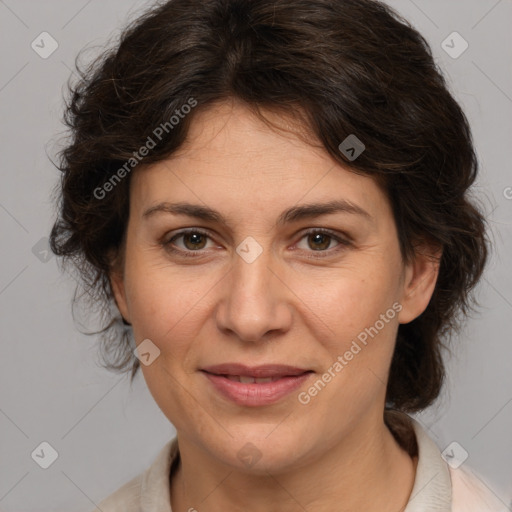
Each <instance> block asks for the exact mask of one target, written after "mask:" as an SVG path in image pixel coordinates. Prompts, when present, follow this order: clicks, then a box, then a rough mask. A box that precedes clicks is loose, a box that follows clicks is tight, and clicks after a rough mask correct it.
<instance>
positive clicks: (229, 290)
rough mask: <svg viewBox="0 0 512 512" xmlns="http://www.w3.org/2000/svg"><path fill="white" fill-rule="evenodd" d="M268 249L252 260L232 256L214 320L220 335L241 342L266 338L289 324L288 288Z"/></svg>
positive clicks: (290, 314)
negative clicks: (231, 265) (231, 263)
mask: <svg viewBox="0 0 512 512" xmlns="http://www.w3.org/2000/svg"><path fill="white" fill-rule="evenodd" d="M272 267H274V268H276V267H277V265H276V264H275V260H274V259H273V258H272V254H271V252H270V250H269V249H268V248H265V249H263V252H262V253H261V254H260V255H259V256H258V257H257V258H256V259H255V260H254V261H252V262H248V261H246V260H245V259H244V258H242V257H241V256H239V255H238V254H235V255H234V261H233V267H232V271H231V272H229V273H228V275H227V276H226V277H225V279H224V280H223V281H222V282H223V291H222V296H221V299H220V301H219V303H218V306H217V309H216V321H217V326H218V328H219V330H221V331H222V333H223V334H224V335H229V336H231V337H236V338H238V339H240V340H241V341H246V342H259V341H266V340H268V339H269V338H270V337H272V336H276V335H278V334H283V333H285V332H286V331H288V330H289V329H290V327H291V322H292V316H293V315H292V307H291V301H290V300H289V299H290V294H291V292H290V289H289V288H288V287H287V286H286V283H285V282H284V280H283V279H282V278H281V277H280V276H279V275H278V272H277V271H276V270H274V269H273V268H272Z"/></svg>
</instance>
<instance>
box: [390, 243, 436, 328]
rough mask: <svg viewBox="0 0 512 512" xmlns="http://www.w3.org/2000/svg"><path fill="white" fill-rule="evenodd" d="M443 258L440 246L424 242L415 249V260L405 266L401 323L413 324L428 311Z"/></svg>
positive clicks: (399, 318)
mask: <svg viewBox="0 0 512 512" xmlns="http://www.w3.org/2000/svg"><path fill="white" fill-rule="evenodd" d="M441 256H442V247H440V246H439V245H435V244H429V243H427V242H422V243H421V244H420V245H418V246H417V247H416V248H415V255H414V259H413V260H412V261H411V262H409V263H407V264H406V265H405V270H404V280H403V290H402V292H403V293H402V300H401V302H400V303H401V305H402V310H401V311H400V313H399V315H398V321H399V323H401V324H407V323H409V322H412V321H413V320H414V319H415V318H417V317H418V316H420V315H421V314H422V313H423V312H424V311H425V309H427V306H428V303H429V302H430V299H431V297H432V294H433V293H434V288H435V286H436V282H437V277H438V275H439V266H440V262H441Z"/></svg>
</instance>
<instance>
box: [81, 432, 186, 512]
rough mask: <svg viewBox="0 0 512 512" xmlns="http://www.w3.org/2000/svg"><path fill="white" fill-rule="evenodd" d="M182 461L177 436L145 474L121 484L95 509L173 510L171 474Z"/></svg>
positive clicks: (101, 511) (105, 511) (121, 511)
mask: <svg viewBox="0 0 512 512" xmlns="http://www.w3.org/2000/svg"><path fill="white" fill-rule="evenodd" d="M178 461H179V450H178V440H177V438H176V437H175V438H173V439H172V440H171V441H169V442H168V443H166V444H165V446H164V447H163V448H162V449H161V450H160V452H159V453H158V455H157V456H156V458H155V459H154V460H153V462H152V464H151V465H150V466H149V467H148V468H147V469H146V470H145V471H144V472H143V473H141V474H139V475H137V476H136V477H135V478H132V479H131V480H130V481H128V482H126V483H125V484H124V485H122V486H121V487H119V488H118V489H117V490H116V491H115V492H113V493H112V494H111V495H110V496H108V497H107V498H105V499H104V500H103V501H101V502H100V503H99V504H98V505H97V506H96V508H95V509H94V510H93V511H91V512H140V510H148V511H151V512H153V511H158V512H171V500H170V475H171V471H172V468H174V467H175V466H176V464H177V463H178Z"/></svg>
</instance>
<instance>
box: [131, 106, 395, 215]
mask: <svg viewBox="0 0 512 512" xmlns="http://www.w3.org/2000/svg"><path fill="white" fill-rule="evenodd" d="M264 115H265V118H266V119H268V120H269V121H270V122H271V123H272V124H273V125H276V126H277V129H276V127H272V126H269V125H268V124H267V123H265V122H264V121H263V120H261V119H260V118H259V117H257V116H256V115H255V114H254V113H253V112H252V111H251V110H249V109H248V108H247V107H246V106H244V105H243V104H240V103H237V102H231V101H230V102H223V103H219V104H216V105H214V106H212V107H211V108H208V109H206V110H204V111H201V112H197V113H196V114H195V117H194V119H193V121H192V123H191V125H190V129H189V132H188V134H187V139H186V141H185V143H184V144H183V145H182V146H181V147H180V148H179V149H178V150H177V151H176V152H175V153H174V154H173V155H172V156H171V157H170V158H169V159H167V160H164V161H161V162H158V163H156V164H153V165H151V166H149V167H147V168H142V169H136V171H135V172H134V176H133V177H132V187H131V188H132V194H131V200H132V201H133V206H134V207H136V208H139V209H140V208H142V207H144V208H147V207H148V206H149V205H151V204H156V203H158V202H162V201H170V200H184V201H185V200H186V201H189V202H194V203H203V204H206V205H208V206H210V207H213V208H215V209H217V210H224V211H228V210H231V211H232V213H234V212H237V214H238V215H244V214H245V213H247V214H251V215H252V214H254V213H257V214H258V213H261V214H265V215H269V214H270V213H271V212H274V213H275V214H276V215H275V217H277V216H278V214H279V213H281V211H282V209H283V208H282V206H283V205H287V206H292V205H294V204H297V203H311V202H315V203H316V202H321V201H323V202H327V201H332V200H336V199H345V200H347V201H350V202H352V203H355V204H359V205H360V206H361V207H362V208H364V209H365V210H367V211H369V213H370V214H372V216H376V217H378V216H379V214H382V213H383V210H388V211H389V204H388V202H387V198H386V197H385V195H384V193H383V192H382V190H381V189H380V187H379V186H378V185H377V184H376V183H375V181H374V180H373V179H372V178H371V177H368V176H362V175H360V174H355V173H354V172H352V171H351V170H349V169H348V168H347V167H344V166H343V165H342V164H340V163H339V162H337V161H336V160H334V159H333V158H332V157H331V155H329V154H328V153H327V151H326V150H325V149H324V148H323V147H321V145H320V143H319V141H315V140H314V139H313V138H312V136H311V135H309V137H310V138H309V140H304V137H305V136H306V137H307V136H308V134H307V133H306V132H305V130H304V128H303V126H302V125H300V124H298V122H297V121H295V120H294V119H292V118H291V117H286V116H285V115H283V114H278V113H275V112H270V111H265V112H264Z"/></svg>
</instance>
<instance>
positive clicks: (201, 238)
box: [163, 229, 210, 257]
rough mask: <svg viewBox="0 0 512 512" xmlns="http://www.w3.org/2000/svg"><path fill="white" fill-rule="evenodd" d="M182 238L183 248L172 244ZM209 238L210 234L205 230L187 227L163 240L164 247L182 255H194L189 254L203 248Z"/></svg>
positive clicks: (192, 255)
mask: <svg viewBox="0 0 512 512" xmlns="http://www.w3.org/2000/svg"><path fill="white" fill-rule="evenodd" d="M180 238H181V239H183V244H184V247H183V248H178V249H176V248H175V247H174V246H175V245H176V243H175V242H176V240H179V239H180ZM209 238H210V235H209V234H208V233H206V231H202V230H200V229H189V230H186V231H181V232H180V233H177V234H176V235H174V236H173V237H172V238H170V239H169V240H167V241H164V242H163V245H164V247H165V248H166V249H167V250H168V251H170V252H173V253H180V254H181V255H183V256H191V257H194V256H196V255H195V254H190V253H193V252H201V249H204V248H205V244H206V241H207V239H209Z"/></svg>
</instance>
